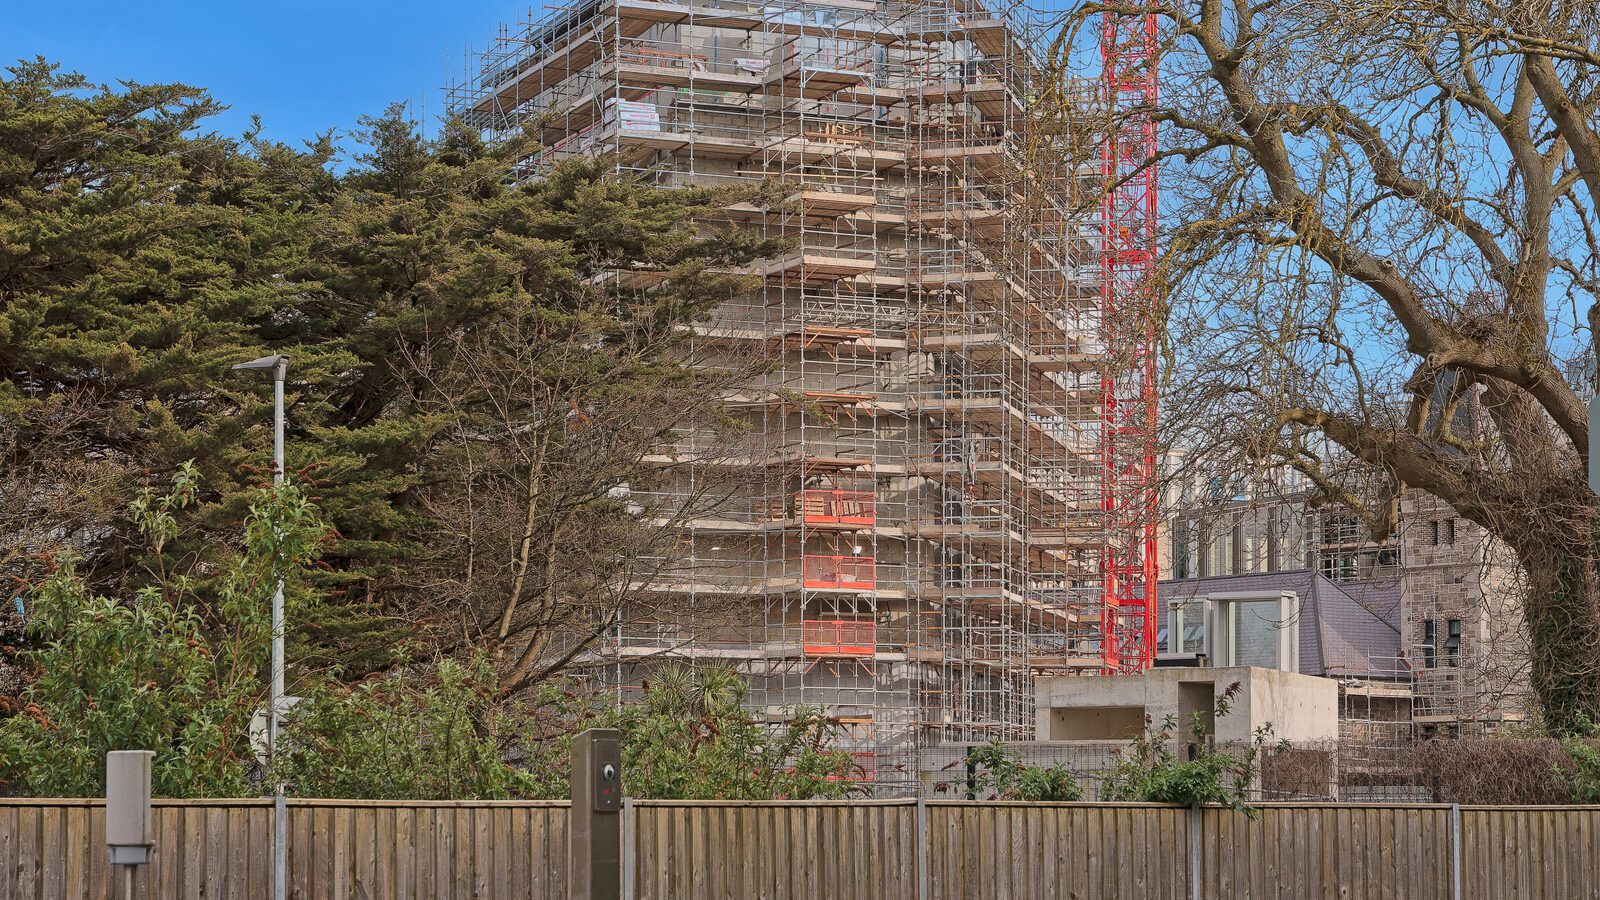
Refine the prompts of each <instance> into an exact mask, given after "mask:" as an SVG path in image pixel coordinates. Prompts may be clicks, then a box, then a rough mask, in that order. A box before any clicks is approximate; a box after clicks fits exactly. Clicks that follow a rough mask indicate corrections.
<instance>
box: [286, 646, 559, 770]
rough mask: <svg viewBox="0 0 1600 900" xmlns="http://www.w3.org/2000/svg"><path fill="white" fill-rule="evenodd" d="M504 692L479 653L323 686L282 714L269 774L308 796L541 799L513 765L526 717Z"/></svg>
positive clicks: (524, 749) (522, 749)
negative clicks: (416, 669) (461, 659)
mask: <svg viewBox="0 0 1600 900" xmlns="http://www.w3.org/2000/svg"><path fill="white" fill-rule="evenodd" d="M498 693H499V685H498V682H497V680H496V678H495V669H494V665H493V662H492V661H491V660H490V659H489V658H488V657H487V656H486V655H483V654H479V655H476V656H474V657H473V658H471V659H470V660H468V661H466V662H465V663H461V662H456V661H454V660H449V659H443V660H439V661H438V662H437V663H436V664H435V665H434V666H432V667H430V668H429V669H427V670H425V671H421V672H406V673H397V674H393V675H390V676H388V677H386V678H383V679H380V680H376V681H370V682H366V683H363V684H358V685H356V686H354V687H345V686H343V685H337V684H325V685H323V686H321V687H319V688H318V689H317V690H316V691H315V692H314V693H312V695H311V696H309V697H307V698H306V699H305V700H303V701H302V702H300V703H299V704H297V705H296V706H295V707H294V708H293V709H291V710H290V711H289V713H288V715H287V716H285V720H284V722H283V725H282V731H281V732H280V734H281V735H282V737H281V738H280V740H281V745H280V748H279V753H278V755H277V758H276V759H275V760H274V762H273V765H272V767H271V770H270V777H273V778H279V779H282V780H283V782H284V783H285V784H286V785H287V786H288V789H289V792H290V793H292V794H295V795H298V796H304V797H339V798H357V799H363V800H469V799H470V800H505V799H510V798H513V797H530V796H539V795H542V794H544V793H546V792H545V791H543V790H541V789H540V782H539V779H538V778H537V777H536V776H535V775H534V774H533V773H532V772H530V771H527V770H524V769H520V768H518V767H516V766H514V765H512V764H511V763H510V762H508V758H510V757H512V756H526V755H528V750H529V747H528V738H529V731H528V724H529V721H530V718H531V716H530V712H529V710H528V709H527V708H526V707H525V706H524V704H521V703H517V702H505V701H500V700H499V698H498Z"/></svg>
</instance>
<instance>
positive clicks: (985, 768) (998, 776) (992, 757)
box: [967, 741, 1083, 802]
mask: <svg viewBox="0 0 1600 900" xmlns="http://www.w3.org/2000/svg"><path fill="white" fill-rule="evenodd" d="M967 763H968V764H969V765H972V766H974V767H975V771H974V773H973V780H972V787H973V790H974V792H975V793H976V794H977V796H978V798H979V799H993V800H1030V801H1058V802H1070V801H1074V800H1082V799H1083V790H1082V789H1081V788H1080V787H1079V786H1078V780H1077V779H1076V778H1074V777H1073V775H1072V770H1071V769H1069V768H1067V767H1066V765H1065V764H1057V765H1054V766H1030V765H1027V764H1025V763H1023V762H1022V757H1021V756H1020V755H1018V754H1016V753H1013V752H1011V751H1010V750H1007V749H1006V747H1005V745H1004V744H1002V743H1000V742H999V741H993V742H991V743H988V744H984V745H983V746H981V747H974V748H972V751H971V752H970V753H968V754H967Z"/></svg>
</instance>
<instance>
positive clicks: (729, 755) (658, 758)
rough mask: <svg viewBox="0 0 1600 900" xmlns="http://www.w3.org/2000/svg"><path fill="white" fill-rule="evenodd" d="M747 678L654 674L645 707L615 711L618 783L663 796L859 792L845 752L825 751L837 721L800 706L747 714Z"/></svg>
mask: <svg viewBox="0 0 1600 900" xmlns="http://www.w3.org/2000/svg"><path fill="white" fill-rule="evenodd" d="M748 691H749V687H748V685H747V684H746V683H745V681H744V679H743V678H741V677H740V676H739V675H738V674H737V673H735V672H732V671H729V670H727V669H720V668H705V669H689V668H684V667H681V666H666V667H663V668H661V669H659V670H658V671H657V672H656V673H655V674H654V675H653V677H652V678H651V679H650V681H649V683H648V684H647V686H646V689H645V697H644V702H643V703H640V704H637V705H633V706H625V707H623V708H622V710H621V711H620V712H618V713H616V714H615V717H614V719H613V722H614V724H615V725H616V727H618V728H620V729H621V731H622V735H623V743H622V758H623V787H624V789H625V790H626V791H627V794H628V796H630V797H640V798H648V799H660V800H712V799H715V800H773V799H784V800H811V799H830V798H839V797H844V796H848V795H849V794H851V793H853V792H855V791H856V790H857V787H856V783H855V781H854V776H855V775H856V773H854V772H852V771H851V761H850V754H848V753H846V752H844V751H841V750H834V749H830V747H829V745H830V743H831V741H832V739H833V738H834V737H835V736H836V733H837V730H838V728H837V725H835V724H834V723H833V722H831V721H830V720H829V719H827V718H826V717H824V716H823V715H822V714H821V713H820V712H818V711H816V710H814V709H809V708H805V707H801V708H798V709H795V710H793V711H792V712H791V715H790V717H789V720H788V721H787V722H785V723H783V724H781V725H775V726H768V725H764V724H762V723H760V722H757V721H756V718H755V716H754V715H753V714H752V713H750V712H749V711H748V710H746V709H745V708H744V706H743V705H742V704H743V701H744V699H745V696H746V694H747V693H748Z"/></svg>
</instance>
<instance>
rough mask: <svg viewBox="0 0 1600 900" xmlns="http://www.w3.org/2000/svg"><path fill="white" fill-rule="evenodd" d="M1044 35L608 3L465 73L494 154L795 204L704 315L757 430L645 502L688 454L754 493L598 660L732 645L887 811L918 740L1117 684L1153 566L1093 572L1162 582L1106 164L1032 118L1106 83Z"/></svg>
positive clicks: (770, 11) (641, 286)
mask: <svg viewBox="0 0 1600 900" xmlns="http://www.w3.org/2000/svg"><path fill="white" fill-rule="evenodd" d="M1030 29H1031V25H1030V23H1029V22H1028V21H1027V19H1026V17H1024V16H1021V15H1019V14H1018V13H1017V12H1015V11H1012V10H1002V9H995V8H991V7H988V6H986V5H985V4H984V0H811V2H792V0H771V2H763V3H761V4H752V3H748V2H738V0H686V2H675V3H670V2H657V0H591V2H586V3H582V4H577V5H571V6H558V7H552V8H550V9H547V10H545V11H544V12H542V13H540V14H539V15H537V16H536V17H533V18H531V19H530V20H529V21H527V22H525V23H523V24H522V25H521V26H519V27H517V28H515V29H508V30H504V31H502V33H501V35H500V38H499V39H498V40H497V41H496V42H495V43H494V45H493V46H492V47H490V48H489V50H488V51H487V52H485V53H484V54H482V55H481V57H480V58H479V59H478V60H477V61H476V62H475V64H474V65H472V66H471V68H470V69H469V71H468V73H467V77H466V79H465V80H464V81H463V82H462V83H461V84H459V85H457V86H455V87H453V88H451V90H450V93H451V105H452V108H453V110H454V111H456V112H458V113H460V114H462V115H465V116H466V117H467V118H468V119H469V120H470V121H471V122H472V123H473V124H474V125H475V126H476V127H479V128H481V129H482V130H483V131H484V132H485V133H486V134H488V135H489V136H491V137H492V136H494V135H495V134H497V133H501V132H506V131H508V130H510V129H518V128H522V127H525V126H526V125H527V124H528V123H536V127H539V128H542V129H543V136H544V140H545V142H546V144H547V147H546V149H545V150H544V151H542V153H541V155H540V158H539V160H538V162H540V163H542V164H550V163H554V162H557V161H559V160H562V159H566V158H569V157H573V156H604V158H607V159H609V160H613V161H614V165H615V171H616V174H617V175H618V176H625V177H633V178H639V179H644V180H647V181H649V182H651V183H655V184H659V185H664V186H683V185H700V186H716V185H724V184H735V183H738V184H747V185H757V184H765V185H767V186H769V187H771V186H775V187H776V191H775V192H774V191H767V192H764V193H763V194H762V196H766V195H768V194H774V196H775V199H772V200H765V201H756V200H744V201H740V202H736V203H730V204H729V205H728V206H727V207H726V208H724V209H723V210H721V216H722V218H723V219H724V220H725V221H726V222H727V223H733V224H737V225H739V226H740V227H743V228H746V229H751V230H753V231H755V232H758V233H759V234H760V235H761V236H763V237H768V238H777V239H781V240H783V241H784V242H786V246H787V247H788V248H789V249H788V250H787V251H786V252H785V253H784V254H783V255H782V256H781V257H779V258H773V259H769V260H765V261H763V262H761V263H759V264H758V265H757V266H755V268H754V269H753V271H752V274H753V275H755V276H757V277H758V278H759V279H760V281H761V283H762V286H761V287H760V288H759V289H757V290H755V291H753V292H751V293H750V294H749V295H748V296H744V297H741V298H739V299H735V300H731V301H729V302H728V303H726V304H724V305H723V306H722V307H721V308H720V309H719V310H718V311H717V313H716V314H715V316H714V317H713V318H712V319H711V320H710V321H707V322H702V323H698V324H696V325H695V326H694V328H695V330H696V335H697V337H696V341H697V343H698V344H699V345H700V346H699V350H700V351H703V352H704V353H705V354H707V355H710V356H711V357H716V356H717V355H718V354H723V355H725V356H726V358H727V359H730V360H732V359H735V358H737V357H739V356H740V355H743V354H756V355H759V356H762V357H764V358H765V359H766V360H767V361H768V362H769V363H770V365H769V366H767V367H766V368H765V369H764V374H762V375H761V376H759V377H757V378H755V379H753V380H752V383H750V384H749V385H748V386H747V387H746V388H745V389H743V390H741V391H740V392H739V393H738V395H737V396H731V397H729V398H728V401H727V408H728V410H729V411H730V412H731V413H732V414H734V415H736V416H738V417H739V418H740V419H741V420H742V421H744V422H745V423H746V424H747V428H746V429H745V430H744V432H743V433H742V434H741V435H740V436H739V437H738V438H737V439H736V440H735V441H732V442H731V443H730V442H729V441H727V439H726V438H725V436H715V435H705V434H693V433H685V434H681V435H678V436H677V439H676V441H675V442H674V443H673V445H672V446H669V447H664V448H663V450H662V454H663V458H664V459H671V460H673V461H675V462H678V463H684V462H687V463H689V465H681V466H679V467H677V468H675V469H674V471H675V472H676V473H677V474H676V475H674V476H673V477H675V478H677V479H678V480H679V483H678V484H676V485H673V486H669V487H667V488H665V489H663V490H662V491H661V492H660V494H659V495H658V496H654V497H650V498H645V499H648V500H649V501H650V502H651V503H652V504H655V505H657V506H660V507H667V508H672V507H673V505H674V503H675V502H676V500H675V498H677V497H682V496H688V495H691V494H693V493H694V491H693V482H694V480H695V479H696V478H697V477H699V476H697V475H696V471H697V468H698V470H699V471H701V472H707V473H709V472H711V471H712V470H716V472H717V473H718V474H720V475H724V476H725V475H727V474H728V473H729V472H730V471H731V472H735V473H737V476H738V478H737V480H738V483H739V485H740V488H739V489H738V490H737V491H735V492H734V493H733V495H731V496H730V497H729V498H728V500H727V502H726V503H724V504H723V505H722V506H721V507H719V508H718V509H716V510H715V511H712V512H707V513H705V514H703V515H702V514H698V513H696V514H692V515H690V516H688V517H687V518H685V519H684V523H683V524H684V528H683V532H684V533H683V553H682V556H681V558H676V559H673V560H669V561H665V562H664V563H663V567H662V570H661V572H660V574H658V575H657V576H655V577H654V578H652V579H651V580H650V582H649V583H648V584H643V585H639V586H638V588H637V589H638V590H642V591H649V592H653V593H655V594H659V595H670V596H671V597H673V598H676V600H677V602H675V603H674V604H673V605H674V607H675V608H676V609H677V610H679V611H680V612H679V614H678V615H677V616H676V617H675V618H674V620H673V621H661V620H660V618H661V617H659V616H658V617H656V620H652V621H634V620H631V619H627V618H626V617H625V621H624V622H623V624H621V625H620V626H618V627H617V628H615V629H614V630H613V632H612V633H611V634H610V635H609V637H608V639H607V641H606V643H605V644H604V647H603V648H602V650H601V651H599V653H598V654H597V656H596V657H595V658H594V659H592V660H590V662H591V664H592V665H593V666H594V667H595V669H596V670H597V671H603V672H604V673H606V675H605V677H606V678H607V679H608V681H609V683H610V684H611V685H612V686H614V687H615V688H616V689H617V690H618V691H625V690H627V689H628V686H629V685H630V684H633V683H636V682H637V679H638V678H639V677H640V676H641V675H642V673H644V672H646V671H647V670H648V666H649V665H651V664H653V663H654V662H655V661H658V660H660V659H662V658H668V657H671V658H683V659H690V660H719V661H721V662H722V663H724V664H727V665H731V666H734V667H736V668H737V669H738V670H739V671H741V672H742V673H743V674H744V675H745V676H746V677H747V678H748V679H749V681H750V683H751V685H752V694H751V701H752V703H753V704H754V706H755V707H756V708H757V709H759V710H761V711H762V712H764V713H765V714H766V715H767V716H768V718H769V720H771V721H777V720H780V719H781V718H782V717H783V716H785V715H787V714H789V713H790V712H791V711H792V710H793V709H794V708H796V707H797V706H799V705H809V706H815V707H821V708H823V709H824V710H826V712H827V714H828V715H829V716H831V717H833V718H835V719H836V720H837V721H839V722H840V723H841V724H842V725H843V726H844V729H845V732H846V734H847V736H848V740H849V742H850V744H851V747H852V748H853V749H854V750H855V751H856V753H857V756H856V760H857V767H858V769H859V777H860V778H862V779H863V780H867V781H872V782H874V783H875V785H876V786H877V788H878V789H879V791H880V792H881V793H885V794H893V793H896V792H911V791H914V790H915V789H916V783H917V771H916V768H917V760H918V750H919V749H922V748H925V747H929V746H933V745H937V744H939V743H942V742H946V741H953V742H972V741H981V740H991V739H1000V740H1026V739H1030V738H1031V737H1032V735H1033V720H1034V703H1033V678H1034V676H1035V675H1036V674H1040V673H1062V672H1072V671H1090V672H1098V671H1102V670H1104V669H1106V668H1108V667H1113V668H1116V667H1125V662H1123V661H1122V660H1125V659H1126V658H1127V651H1126V649H1123V650H1115V651H1114V650H1113V647H1112V644H1111V642H1108V641H1106V640H1104V639H1103V637H1104V634H1105V633H1106V630H1107V628H1108V627H1112V626H1114V627H1118V628H1120V627H1124V626H1123V625H1121V624H1118V623H1120V622H1122V620H1121V619H1119V618H1117V614H1115V613H1113V614H1110V615H1108V614H1107V612H1106V607H1107V603H1108V597H1113V596H1114V599H1115V600H1117V601H1118V602H1119V603H1126V604H1128V605H1130V606H1131V605H1133V604H1134V602H1135V601H1138V602H1142V596H1143V593H1144V592H1145V591H1146V590H1148V591H1149V592H1150V593H1151V594H1153V590H1154V583H1155V578H1154V575H1153V571H1151V572H1150V573H1149V576H1148V588H1146V587H1145V586H1144V585H1142V584H1139V585H1135V584H1134V583H1133V582H1132V581H1131V580H1124V581H1123V582H1120V583H1119V585H1118V586H1116V587H1115V594H1114V595H1113V592H1112V589H1110V588H1108V584H1107V579H1106V578H1104V577H1103V576H1102V573H1103V571H1106V570H1107V567H1108V566H1112V565H1114V564H1117V565H1122V564H1125V563H1119V562H1117V561H1118V560H1123V561H1125V560H1127V559H1131V558H1135V557H1137V558H1138V559H1139V561H1140V562H1139V567H1141V568H1140V571H1141V572H1143V571H1144V569H1145V568H1148V567H1149V566H1153V554H1152V548H1151V547H1150V546H1146V545H1144V544H1142V543H1137V542H1138V541H1140V540H1143V537H1142V536H1145V535H1153V533H1154V532H1153V529H1154V518H1153V514H1154V510H1153V508H1150V509H1146V507H1145V502H1146V499H1147V498H1146V497H1145V495H1144V494H1139V495H1137V496H1136V497H1135V498H1134V499H1133V500H1132V501H1131V502H1128V503H1124V502H1122V499H1121V498H1120V497H1119V496H1117V495H1116V491H1117V490H1119V489H1121V488H1123V487H1125V486H1126V485H1127V482H1128V478H1129V477H1133V476H1135V475H1137V474H1138V473H1136V472H1134V473H1132V475H1130V474H1129V473H1130V468H1129V467H1128V466H1127V465H1126V463H1124V462H1121V461H1120V460H1123V458H1124V457H1125V456H1126V455H1127V451H1126V449H1125V441H1124V442H1123V443H1118V444H1116V445H1115V447H1111V448H1110V449H1108V445H1109V444H1110V441H1111V439H1112V437H1113V435H1112V433H1111V432H1110V431H1108V428H1121V429H1122V431H1121V432H1119V433H1120V434H1122V435H1123V436H1124V437H1125V436H1126V435H1127V434H1128V433H1129V431H1128V427H1129V426H1128V425H1127V423H1126V422H1124V421H1123V419H1122V418H1117V419H1113V418H1110V417H1108V416H1107V414H1106V412H1105V410H1106V406H1107V400H1108V398H1111V399H1115V398H1116V397H1118V396H1121V395H1120V394H1119V393H1118V391H1121V390H1123V389H1124V388H1125V387H1126V386H1128V385H1132V386H1133V387H1134V389H1135V390H1137V391H1144V390H1145V388H1146V386H1147V385H1150V384H1153V379H1151V378H1150V377H1149V374H1148V373H1146V372H1145V371H1144V370H1143V369H1141V370H1140V372H1139V373H1136V375H1135V376H1134V377H1132V378H1128V377H1122V376H1118V377H1115V378H1113V377H1108V375H1110V374H1113V373H1111V371H1110V370H1111V368H1112V367H1113V366H1114V365H1121V364H1122V363H1120V362H1115V361H1114V360H1115V359H1120V360H1124V361H1125V360H1126V359H1127V356H1126V355H1121V356H1117V355H1116V354H1112V353H1110V352H1108V341H1107V335H1106V334H1105V333H1104V332H1105V331H1106V330H1107V329H1108V328H1109V327H1110V323H1109V321H1108V320H1107V319H1106V318H1105V317H1104V316H1103V315H1102V313H1103V307H1104V305H1105V302H1106V297H1107V296H1108V288H1107V282H1106V279H1107V278H1108V276H1115V277H1116V278H1117V279H1118V283H1119V284H1126V283H1128V277H1129V275H1128V273H1127V272H1126V271H1125V270H1124V269H1123V268H1117V267H1113V266H1111V265H1108V264H1107V263H1106V262H1105V260H1106V258H1107V256H1108V255H1109V251H1110V248H1109V247H1108V242H1107V241H1106V239H1105V237H1106V235H1107V233H1108V230H1109V228H1110V227H1111V226H1110V225H1108V223H1107V222H1105V221H1103V220H1101V219H1099V218H1097V217H1096V216H1094V215H1092V214H1090V215H1085V214H1084V213H1083V212H1082V206H1081V205H1077V201H1078V200H1079V199H1080V198H1081V197H1084V196H1089V197H1097V196H1099V193H1098V192H1100V191H1102V189H1103V186H1104V184H1105V171H1106V170H1105V167H1104V166H1103V165H1099V164H1088V165H1082V164H1077V163H1074V162H1073V159H1074V157H1075V156H1076V154H1074V153H1072V152H1069V148H1068V147H1067V146H1066V142H1068V141H1069V140H1071V135H1070V134H1069V133H1068V131H1069V129H1066V128H1063V127H1060V126H1059V125H1051V124H1049V123H1047V122H1044V121H1042V120H1041V119H1040V117H1039V116H1037V115H1036V114H1033V113H1032V112H1031V111H1030V109H1029V108H1028V106H1029V101H1030V99H1031V98H1037V97H1039V96H1040V95H1041V94H1042V93H1043V92H1044V91H1045V90H1046V89H1047V88H1048V89H1050V90H1054V91H1056V92H1057V93H1058V94H1062V93H1064V94H1065V96H1066V97H1067V98H1068V99H1069V100H1070V101H1071V102H1072V103H1075V104H1082V105H1083V106H1085V107H1088V106H1093V105H1094V104H1097V103H1103V102H1105V101H1104V97H1103V95H1102V94H1101V93H1100V92H1099V91H1098V89H1097V88H1096V86H1095V83H1093V82H1087V83H1082V84H1080V83H1077V82H1071V81H1064V80H1060V79H1057V80H1056V81H1054V82H1050V81H1048V79H1049V78H1051V76H1050V75H1048V74H1047V72H1048V67H1046V66H1042V65H1040V64H1039V60H1038V57H1037V56H1036V55H1035V54H1036V52H1037V51H1036V49H1035V47H1036V45H1035V43H1034V37H1035V34H1034V32H1033V31H1031V30H1030ZM1152 209H1153V208H1152ZM1119 259H1120V257H1119ZM616 277H617V278H618V279H619V281H618V284H619V285H622V286H625V287H628V288H632V289H637V290H648V289H649V287H650V283H651V276H650V273H640V272H637V271H631V270H630V271H626V272H618V273H616ZM1138 340H1143V341H1144V347H1145V353H1146V355H1145V356H1139V357H1137V364H1138V365H1140V366H1144V365H1146V360H1147V358H1148V359H1149V360H1153V357H1150V356H1148V340H1147V339H1146V338H1145V337H1140V338H1139V339H1138ZM1136 343H1137V341H1136ZM1149 364H1150V365H1153V361H1152V362H1150V363H1149ZM1118 385H1121V386H1122V387H1118ZM1147 410H1148V413H1149V415H1151V416H1153V404H1147V405H1145V406H1140V407H1138V410H1137V411H1136V412H1134V411H1133V410H1131V409H1129V410H1128V411H1127V413H1118V415H1119V416H1122V417H1123V418H1126V415H1127V414H1130V413H1131V414H1133V415H1135V417H1143V416H1145V415H1146V411H1147ZM1152 431H1153V429H1152ZM1136 437H1137V440H1138V442H1140V443H1138V444H1137V451H1138V453H1144V452H1145V451H1146V449H1147V448H1146V446H1145V444H1144V443H1143V442H1146V441H1148V440H1152V439H1153V438H1152V437H1151V436H1150V435H1149V434H1140V435H1137V436H1136ZM1151 497H1152V498H1153V492H1152V493H1151ZM1113 509H1115V510H1116V514H1115V515H1111V514H1109V513H1108V511H1109V510H1113ZM1141 516H1143V517H1145V518H1141ZM1129 535H1134V537H1133V538H1129V537H1128V536H1129ZM1130 540H1132V541H1134V542H1135V543H1136V544H1137V545H1136V546H1129V541H1130ZM1151 544H1152V545H1153V542H1151ZM1113 551H1116V552H1113ZM1147 556H1148V557H1149V564H1148V566H1147V564H1146V562H1145V558H1146V557H1147ZM713 607H715V608H717V609H728V608H732V609H734V610H736V612H735V613H733V614H730V615H724V614H718V615H716V616H712V615H709V614H703V613H702V610H706V609H710V608H713ZM1152 622H1153V620H1152ZM1108 623H1110V624H1109V625H1108ZM1138 627H1139V628H1143V627H1144V623H1143V621H1142V620H1141V621H1140V623H1139V626H1138ZM1151 646H1153V641H1152V642H1151ZM1140 652H1142V651H1140Z"/></svg>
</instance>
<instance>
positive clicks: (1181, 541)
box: [1172, 519, 1194, 578]
mask: <svg viewBox="0 0 1600 900" xmlns="http://www.w3.org/2000/svg"><path fill="white" fill-rule="evenodd" d="M1192 574H1194V573H1192V572H1190V571H1189V523H1188V522H1186V521H1184V520H1182V519H1180V520H1178V521H1176V522H1174V523H1172V577H1173V578H1188V577H1189V576H1190V575H1192Z"/></svg>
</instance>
